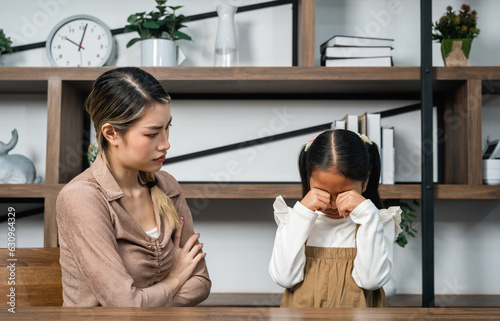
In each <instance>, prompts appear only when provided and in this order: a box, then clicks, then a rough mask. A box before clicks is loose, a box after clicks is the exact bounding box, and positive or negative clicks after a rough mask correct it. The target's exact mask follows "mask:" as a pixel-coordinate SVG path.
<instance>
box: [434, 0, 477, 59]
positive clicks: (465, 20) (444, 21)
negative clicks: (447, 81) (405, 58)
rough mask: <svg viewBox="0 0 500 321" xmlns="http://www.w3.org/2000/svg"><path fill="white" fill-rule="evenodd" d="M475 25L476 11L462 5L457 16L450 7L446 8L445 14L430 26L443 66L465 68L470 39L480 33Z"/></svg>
mask: <svg viewBox="0 0 500 321" xmlns="http://www.w3.org/2000/svg"><path fill="white" fill-rule="evenodd" d="M476 23H477V12H476V10H472V11H471V10H470V6H468V5H466V4H463V5H462V7H460V11H459V12H458V14H457V13H455V12H453V8H452V7H451V6H448V7H446V13H445V14H444V15H443V16H442V17H441V18H440V19H439V20H438V21H436V22H435V23H434V24H433V25H432V27H433V29H434V33H433V34H432V39H433V40H436V41H437V42H440V43H441V55H442V56H443V60H444V64H445V66H467V61H468V59H469V53H470V48H471V44H472V39H474V38H475V37H477V36H478V35H479V32H480V30H479V29H478V28H477V27H476Z"/></svg>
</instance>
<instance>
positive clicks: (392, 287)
mask: <svg viewBox="0 0 500 321" xmlns="http://www.w3.org/2000/svg"><path fill="white" fill-rule="evenodd" d="M397 290H398V289H397V286H396V281H394V279H392V278H391V279H390V280H389V282H387V283H386V284H385V285H384V292H385V297H386V298H387V299H389V298H391V297H393V296H394V295H395V294H396V292H397Z"/></svg>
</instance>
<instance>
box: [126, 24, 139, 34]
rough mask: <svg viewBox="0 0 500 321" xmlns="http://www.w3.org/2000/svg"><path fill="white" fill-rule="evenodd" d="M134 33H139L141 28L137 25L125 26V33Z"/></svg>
mask: <svg viewBox="0 0 500 321" xmlns="http://www.w3.org/2000/svg"><path fill="white" fill-rule="evenodd" d="M134 31H139V28H138V27H137V26H135V25H126V26H125V29H124V32H125V33H127V32H134Z"/></svg>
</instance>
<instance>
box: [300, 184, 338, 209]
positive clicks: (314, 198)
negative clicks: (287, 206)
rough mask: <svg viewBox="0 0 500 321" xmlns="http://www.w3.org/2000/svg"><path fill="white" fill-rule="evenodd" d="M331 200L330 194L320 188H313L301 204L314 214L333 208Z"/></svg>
mask: <svg viewBox="0 0 500 321" xmlns="http://www.w3.org/2000/svg"><path fill="white" fill-rule="evenodd" d="M330 198H331V196H330V193H328V192H326V191H323V190H321V189H318V188H312V189H311V190H310V191H309V192H308V193H307V194H306V196H304V198H303V199H302V200H301V201H300V203H302V205H304V206H305V207H307V208H308V209H310V210H311V211H313V212H314V211H320V212H322V211H324V210H326V209H327V208H330V207H331V205H330Z"/></svg>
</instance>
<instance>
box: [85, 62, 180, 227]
mask: <svg viewBox="0 0 500 321" xmlns="http://www.w3.org/2000/svg"><path fill="white" fill-rule="evenodd" d="M157 103H159V104H165V105H168V104H169V103H170V96H169V95H168V93H167V91H166V90H165V88H163V86H162V85H161V84H160V82H158V80H156V78H155V77H153V76H152V75H151V74H149V73H147V72H146V71H144V70H142V69H140V68H136V67H122V68H116V69H112V70H109V71H106V72H105V73H103V74H102V75H100V76H99V78H97V79H96V81H95V82H94V84H93V85H92V91H91V92H90V94H89V96H88V97H87V99H86V100H85V109H86V111H87V112H88V113H89V115H90V118H91V119H92V121H93V122H94V128H95V132H96V139H97V144H98V145H99V148H100V149H101V150H102V152H103V153H104V156H105V157H104V160H105V161H106V164H107V165H108V167H110V170H111V171H112V166H111V164H109V163H108V160H109V147H108V141H107V139H106V138H105V137H104V135H103V133H102V131H101V128H102V126H103V125H104V124H106V123H108V124H111V125H112V126H113V128H114V129H115V131H116V132H118V133H119V134H121V135H125V133H127V131H128V130H129V129H130V128H131V127H132V126H133V125H134V124H135V123H137V121H139V120H140V119H141V118H142V117H143V116H144V115H145V114H146V112H147V111H148V110H149V109H150V108H152V107H153V106H155V104H157ZM139 175H140V177H141V178H142V180H143V181H145V182H146V183H152V182H155V175H154V173H151V172H144V171H139ZM151 196H152V198H153V203H154V205H155V206H156V207H157V208H158V211H159V212H160V215H163V216H165V217H167V218H168V220H169V222H170V225H171V226H172V227H173V228H177V227H179V216H178V215H177V211H176V209H175V206H174V203H173V201H172V200H171V199H170V198H169V197H168V196H167V195H166V194H165V193H164V192H163V191H162V190H161V189H160V188H159V187H158V186H157V185H155V186H153V187H152V188H151Z"/></svg>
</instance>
